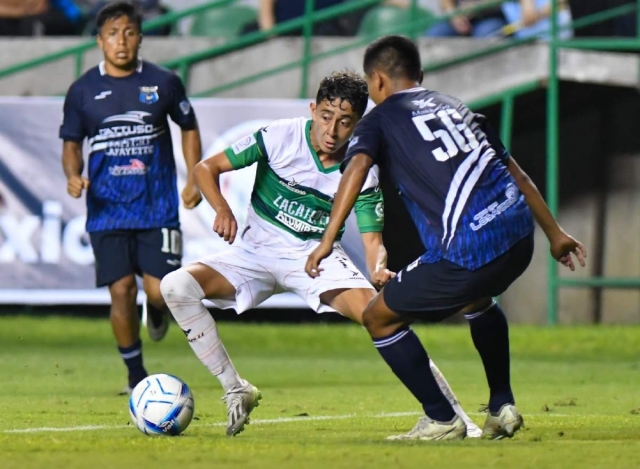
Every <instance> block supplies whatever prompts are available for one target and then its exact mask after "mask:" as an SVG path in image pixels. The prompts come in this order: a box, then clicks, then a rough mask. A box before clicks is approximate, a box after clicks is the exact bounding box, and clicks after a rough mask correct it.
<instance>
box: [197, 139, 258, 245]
mask: <svg viewBox="0 0 640 469" xmlns="http://www.w3.org/2000/svg"><path fill="white" fill-rule="evenodd" d="M261 132H262V131H258V132H256V133H255V134H253V135H250V136H247V137H245V138H243V139H242V140H239V141H238V142H236V143H235V144H233V145H232V146H231V147H229V148H227V149H226V150H225V151H223V152H220V153H218V154H217V155H214V156H212V157H211V158H207V159H205V160H202V161H200V162H199V163H198V164H197V165H196V166H195V168H194V170H193V176H194V178H195V182H196V184H197V186H198V188H199V189H200V192H202V195H203V196H204V198H205V199H207V202H209V205H211V207H212V208H213V209H214V210H215V211H216V219H215V221H214V222H213V231H215V232H216V233H218V235H219V236H220V237H221V238H223V239H224V240H225V241H227V242H229V244H233V241H234V240H235V238H236V233H237V232H238V223H237V221H236V218H235V217H234V216H233V212H232V211H231V207H229V204H228V203H227V200H226V199H225V198H224V196H223V195H222V192H221V191H220V175H221V174H223V173H227V172H229V171H234V170H236V169H240V168H244V167H246V166H251V165H252V164H253V163H255V162H256V161H258V160H260V159H263V158H265V154H266V152H265V150H264V142H263V140H262V135H261Z"/></svg>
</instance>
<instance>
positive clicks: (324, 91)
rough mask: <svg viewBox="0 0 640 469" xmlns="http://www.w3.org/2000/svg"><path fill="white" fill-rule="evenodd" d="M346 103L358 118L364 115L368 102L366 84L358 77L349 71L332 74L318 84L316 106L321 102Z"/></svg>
mask: <svg viewBox="0 0 640 469" xmlns="http://www.w3.org/2000/svg"><path fill="white" fill-rule="evenodd" d="M325 100H326V101H329V102H330V103H333V102H335V101H339V102H342V101H347V102H348V103H349V104H351V107H352V108H353V112H355V113H356V114H357V115H358V116H359V117H362V116H363V115H364V111H366V109H367V103H368V101H369V91H368V89H367V82H366V81H364V78H362V77H361V76H360V75H358V74H357V73H355V72H351V71H349V70H345V71H342V72H334V73H332V74H331V75H329V76H328V77H325V78H323V79H322V81H321V82H320V87H319V88H318V94H317V95H316V104H320V103H321V102H322V101H325Z"/></svg>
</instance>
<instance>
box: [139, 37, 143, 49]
mask: <svg viewBox="0 0 640 469" xmlns="http://www.w3.org/2000/svg"><path fill="white" fill-rule="evenodd" d="M143 39H144V35H143V34H142V33H140V42H138V49H140V47H141V46H142V40H143Z"/></svg>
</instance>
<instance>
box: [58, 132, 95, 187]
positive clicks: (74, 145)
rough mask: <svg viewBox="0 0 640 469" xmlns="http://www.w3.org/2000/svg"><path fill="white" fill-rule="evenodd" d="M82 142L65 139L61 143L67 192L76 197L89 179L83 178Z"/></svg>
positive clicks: (86, 185)
mask: <svg viewBox="0 0 640 469" xmlns="http://www.w3.org/2000/svg"><path fill="white" fill-rule="evenodd" d="M83 167H84V161H83V160H82V143H80V142H74V141H72V140H65V141H64V143H63V144H62V170H63V171H64V175H65V176H66V177H67V192H68V193H69V195H70V196H71V197H75V198H76V199H77V198H78V197H80V196H81V195H82V190H83V189H87V188H88V187H89V180H88V179H86V178H83V177H82V176H81V175H82V169H83Z"/></svg>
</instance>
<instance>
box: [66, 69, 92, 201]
mask: <svg viewBox="0 0 640 469" xmlns="http://www.w3.org/2000/svg"><path fill="white" fill-rule="evenodd" d="M85 137H86V130H85V128H84V119H83V116H82V92H81V89H80V86H79V84H78V82H75V83H74V84H73V85H71V87H69V91H68V92H67V96H66V97H65V100H64V116H63V118H62V125H61V126H60V138H61V139H62V140H63V142H64V143H63V144H62V170H63V171H64V175H65V176H66V177H67V192H68V193H69V195H70V196H72V197H75V198H78V197H80V196H81V195H82V190H83V189H87V188H88V187H89V180H88V179H86V178H83V177H82V170H83V169H84V160H83V159H82V141H83V140H84V138H85Z"/></svg>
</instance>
